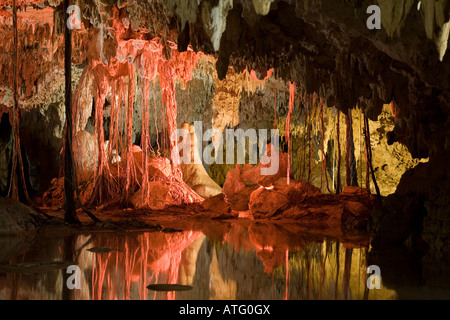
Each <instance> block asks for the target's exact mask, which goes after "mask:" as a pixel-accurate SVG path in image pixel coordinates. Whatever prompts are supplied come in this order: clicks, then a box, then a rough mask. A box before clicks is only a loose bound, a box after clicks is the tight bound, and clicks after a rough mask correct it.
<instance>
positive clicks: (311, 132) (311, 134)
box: [308, 94, 315, 182]
mask: <svg viewBox="0 0 450 320" xmlns="http://www.w3.org/2000/svg"><path fill="white" fill-rule="evenodd" d="M310 100H311V101H310V105H309V110H310V117H309V121H310V123H311V129H310V130H309V172H308V182H311V179H312V171H313V153H314V102H315V94H313V96H312V97H311V96H310Z"/></svg>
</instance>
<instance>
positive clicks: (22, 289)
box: [0, 222, 397, 300]
mask: <svg viewBox="0 0 450 320" xmlns="http://www.w3.org/2000/svg"><path fill="white" fill-rule="evenodd" d="M13 243H14V242H13ZM97 247H106V248H110V249H112V250H113V251H110V252H105V253H101V252H100V253H95V252H91V251H89V249H92V248H97ZM367 253H368V237H367V236H366V235H353V236H348V237H345V236H343V235H339V236H337V237H333V238H325V237H324V236H323V235H320V233H319V234H317V233H316V234H311V233H307V232H306V230H303V229H301V227H299V226H296V225H281V224H280V225H277V224H269V223H267V224H266V223H257V222H246V223H224V222H210V223H208V224H206V225H203V226H202V227H201V228H193V229H192V230H186V231H182V232H174V233H163V232H121V233H107V232H103V233H92V234H82V235H75V236H71V237H66V238H58V237H44V238H42V237H41V238H37V239H34V241H33V242H32V245H31V246H30V247H29V248H27V249H25V250H24V251H23V252H22V253H20V252H17V254H16V256H14V257H0V258H1V259H2V261H0V263H10V264H11V263H20V262H28V261H59V260H65V261H68V260H70V261H76V262H77V264H78V266H79V267H80V269H81V276H80V280H81V289H79V290H76V289H75V290H69V289H68V288H67V286H66V280H67V278H68V276H69V275H67V273H66V272H65V270H62V271H53V272H46V273H39V274H21V273H0V299H75V300H80V299H89V300H91V299H92V300H100V299H108V300H111V299H118V300H122V299H144V300H148V299H188V300H189V299H199V300H203V299H250V300H254V299H268V300H269V299H295V300H300V299H365V298H366V299H367V298H368V299H395V298H397V296H396V293H395V292H394V291H391V290H389V289H387V288H384V287H383V288H382V289H381V290H371V291H370V292H369V291H368V290H367V289H366V279H367V274H366V272H365V270H366V268H367ZM5 259H7V261H5ZM165 283H172V284H181V285H190V286H192V287H193V289H192V290H189V291H180V292H174V291H172V292H157V291H151V290H148V289H147V286H148V285H149V284H165Z"/></svg>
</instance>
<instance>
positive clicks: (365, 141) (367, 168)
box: [363, 120, 370, 192]
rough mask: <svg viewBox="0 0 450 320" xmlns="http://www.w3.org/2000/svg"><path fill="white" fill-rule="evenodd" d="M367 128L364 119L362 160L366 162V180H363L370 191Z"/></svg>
mask: <svg viewBox="0 0 450 320" xmlns="http://www.w3.org/2000/svg"><path fill="white" fill-rule="evenodd" d="M366 130H367V128H366V123H365V120H364V132H363V135H364V162H365V164H366V177H365V178H366V180H365V182H366V190H367V191H368V192H370V183H369V175H370V173H369V159H368V157H369V151H368V145H367V131H366Z"/></svg>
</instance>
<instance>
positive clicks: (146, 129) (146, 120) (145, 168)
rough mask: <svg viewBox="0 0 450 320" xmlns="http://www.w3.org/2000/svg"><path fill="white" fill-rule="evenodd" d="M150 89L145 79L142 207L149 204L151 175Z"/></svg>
mask: <svg viewBox="0 0 450 320" xmlns="http://www.w3.org/2000/svg"><path fill="white" fill-rule="evenodd" d="M149 89H150V80H147V79H143V86H142V134H141V148H142V167H143V168H142V183H141V188H142V205H143V206H146V205H148V203H149V200H150V199H149V198H150V193H149V186H148V182H149V181H148V180H149V173H148V158H149V153H148V152H149V145H150V133H149V126H150V120H149V110H148V107H149V101H148V94H149Z"/></svg>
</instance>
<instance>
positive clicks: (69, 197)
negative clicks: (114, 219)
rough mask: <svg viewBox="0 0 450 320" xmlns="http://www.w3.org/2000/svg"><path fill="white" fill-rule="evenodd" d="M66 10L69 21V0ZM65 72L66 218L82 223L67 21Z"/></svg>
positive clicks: (70, 221)
mask: <svg viewBox="0 0 450 320" xmlns="http://www.w3.org/2000/svg"><path fill="white" fill-rule="evenodd" d="M63 7H64V12H65V15H64V16H65V17H66V19H65V20H64V21H67V20H68V18H69V15H68V14H67V8H68V7H69V0H64V6H63ZM64 26H65V27H64V44H65V51H64V52H65V56H64V72H65V80H66V83H65V90H66V91H65V104H66V130H65V137H64V138H65V139H64V220H65V221H66V222H68V223H71V224H77V223H80V221H79V220H78V217H77V213H76V210H75V198H74V196H75V192H74V185H73V181H74V180H73V158H72V61H71V57H72V39H71V38H72V37H71V34H70V30H69V28H68V26H67V23H64Z"/></svg>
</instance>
